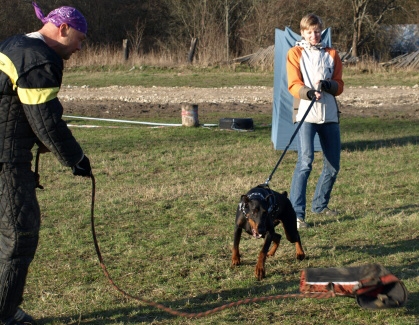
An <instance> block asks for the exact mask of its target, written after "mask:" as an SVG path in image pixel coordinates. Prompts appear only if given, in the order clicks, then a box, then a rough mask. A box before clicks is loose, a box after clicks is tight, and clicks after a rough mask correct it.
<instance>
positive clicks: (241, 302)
mask: <svg viewBox="0 0 419 325" xmlns="http://www.w3.org/2000/svg"><path fill="white" fill-rule="evenodd" d="M39 156H40V150H39V149H38V151H37V154H36V158H35V174H36V177H37V185H36V187H37V188H40V189H43V188H44V187H43V186H42V185H40V184H39V173H38V171H39ZM90 178H91V180H92V201H91V208H90V222H91V229H92V236H93V242H94V245H95V250H96V254H97V257H98V258H99V263H100V266H101V268H102V270H103V272H104V274H105V276H106V278H107V279H108V281H109V282H110V284H111V285H112V286H113V287H114V288H115V289H116V290H117V291H119V292H120V293H121V294H122V295H123V296H125V297H127V298H130V299H134V300H137V301H139V302H142V303H144V304H146V305H148V306H152V307H155V308H157V309H160V310H163V311H165V312H167V313H169V314H171V315H174V316H181V317H186V318H199V317H204V316H208V315H211V314H214V313H216V312H219V311H222V310H224V309H227V308H232V307H236V306H240V305H245V304H251V303H256V302H262V301H271V300H279V299H285V298H317V299H327V298H332V297H335V293H334V292H333V291H330V292H320V293H295V294H282V295H281V294H280V295H272V296H263V297H255V298H247V299H242V300H238V301H234V302H231V303H228V304H225V305H221V306H219V307H216V308H213V309H209V310H207V311H204V312H200V313H188V312H183V311H179V310H176V309H172V308H169V307H166V306H165V305H163V304H160V303H157V302H154V301H151V300H147V299H145V298H142V297H138V296H133V295H131V294H130V293H128V292H126V291H125V290H123V289H121V288H120V287H119V286H118V285H117V284H116V283H115V282H114V281H113V279H112V277H111V276H110V274H109V272H108V270H107V268H106V266H105V263H104V261H103V257H102V254H101V252H100V248H99V244H98V241H97V236H96V229H95V217H94V216H95V196H96V181H95V177H94V176H93V173H92V174H91V175H90Z"/></svg>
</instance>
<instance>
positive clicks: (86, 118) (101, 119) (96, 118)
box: [63, 115, 218, 127]
mask: <svg viewBox="0 0 419 325" xmlns="http://www.w3.org/2000/svg"><path fill="white" fill-rule="evenodd" d="M63 117H65V118H74V119H82V120H93V121H105V122H116V123H131V124H143V125H155V126H182V124H171V123H155V122H140V121H129V120H117V119H108V118H98V117H84V116H71V115H63ZM200 126H204V127H208V126H218V124H201V125H200Z"/></svg>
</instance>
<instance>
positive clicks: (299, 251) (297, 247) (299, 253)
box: [295, 240, 306, 261]
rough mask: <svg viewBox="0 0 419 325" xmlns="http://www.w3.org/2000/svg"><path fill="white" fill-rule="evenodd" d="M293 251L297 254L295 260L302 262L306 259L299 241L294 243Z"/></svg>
mask: <svg viewBox="0 0 419 325" xmlns="http://www.w3.org/2000/svg"><path fill="white" fill-rule="evenodd" d="M295 251H296V254H297V260H299V261H302V260H303V259H304V258H305V257H306V254H305V253H304V250H303V246H302V245H301V240H297V241H296V242H295Z"/></svg>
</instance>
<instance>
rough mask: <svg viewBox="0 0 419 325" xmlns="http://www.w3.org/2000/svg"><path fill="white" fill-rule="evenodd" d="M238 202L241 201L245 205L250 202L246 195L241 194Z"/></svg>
mask: <svg viewBox="0 0 419 325" xmlns="http://www.w3.org/2000/svg"><path fill="white" fill-rule="evenodd" d="M240 200H241V201H242V202H243V203H245V204H246V203H249V202H250V199H249V197H248V196H247V195H246V194H243V195H242V196H241V198H240Z"/></svg>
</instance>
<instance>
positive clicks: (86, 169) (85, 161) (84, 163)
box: [72, 155, 92, 177]
mask: <svg viewBox="0 0 419 325" xmlns="http://www.w3.org/2000/svg"><path fill="white" fill-rule="evenodd" d="M72 171H73V175H74V176H83V177H90V176H92V167H90V161H89V158H87V157H86V156H85V155H83V158H82V159H81V160H80V161H79V162H78V164H77V165H75V166H73V167H72Z"/></svg>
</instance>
